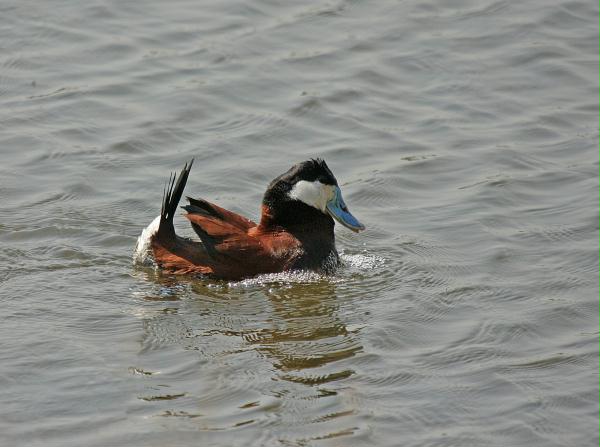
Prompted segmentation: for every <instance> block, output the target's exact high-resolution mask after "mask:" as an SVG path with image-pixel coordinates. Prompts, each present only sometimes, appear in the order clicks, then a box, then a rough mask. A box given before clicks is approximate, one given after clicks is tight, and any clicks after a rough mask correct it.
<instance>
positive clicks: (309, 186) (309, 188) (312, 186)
mask: <svg viewBox="0 0 600 447" xmlns="http://www.w3.org/2000/svg"><path fill="white" fill-rule="evenodd" d="M333 188H334V186H333V185H325V184H323V183H321V182H319V181H314V182H307V181H306V180H300V181H299V182H298V183H296V184H295V185H294V187H293V188H292V190H291V191H290V193H289V196H290V197H291V198H292V199H296V200H300V201H301V202H304V203H306V204H307V205H310V206H312V207H314V208H317V209H318V210H321V211H323V212H324V213H325V212H326V209H325V207H326V206H327V202H328V201H329V200H330V199H331V198H332V197H333V194H334V189H333Z"/></svg>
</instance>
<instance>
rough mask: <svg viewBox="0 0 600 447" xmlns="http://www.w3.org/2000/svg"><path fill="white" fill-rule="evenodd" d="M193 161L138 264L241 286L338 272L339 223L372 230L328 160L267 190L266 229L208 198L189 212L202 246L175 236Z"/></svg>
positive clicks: (144, 237)
mask: <svg viewBox="0 0 600 447" xmlns="http://www.w3.org/2000/svg"><path fill="white" fill-rule="evenodd" d="M192 164H193V160H192V161H190V162H189V164H188V163H186V165H185V166H184V168H183V170H182V171H181V173H180V174H179V176H178V177H176V176H175V175H172V176H171V177H170V178H169V182H168V183H167V186H166V187H165V191H164V195H163V201H162V208H161V212H160V216H158V217H157V218H156V219H154V221H152V223H151V224H150V225H149V226H148V227H147V228H145V229H144V230H143V231H142V234H141V235H140V237H139V238H138V242H137V246H136V249H135V253H134V260H135V261H136V262H140V263H145V264H152V265H155V266H156V267H158V268H160V269H161V270H163V271H165V272H167V273H172V274H192V275H194V274H196V275H205V276H209V277H212V278H218V279H228V280H238V279H243V278H250V277H253V276H256V275H259V274H265V273H279V272H284V271H294V270H308V271H314V272H318V273H332V272H333V271H334V270H335V269H336V268H337V267H338V265H339V262H340V261H339V256H338V252H337V250H336V248H335V234H334V231H333V228H334V224H335V222H334V219H335V220H336V221H338V222H339V223H340V224H342V225H343V226H345V227H347V228H349V229H350V230H352V231H355V232H359V231H361V230H364V229H365V227H364V226H363V225H362V224H361V223H360V222H359V221H358V220H357V219H356V218H355V217H354V216H353V215H352V214H351V213H350V211H348V207H347V206H346V204H345V203H344V199H343V198H342V192H341V190H340V187H339V185H338V182H337V180H336V178H335V176H334V175H333V173H332V172H331V170H330V169H329V167H328V166H327V164H326V163H325V161H324V160H322V159H311V160H308V161H305V162H302V163H298V164H297V165H294V166H292V167H291V168H290V169H289V170H288V171H287V172H285V173H284V174H282V175H280V176H279V177H277V178H275V179H274V180H273V181H272V182H271V183H270V184H269V186H268V187H267V190H266V192H265V194H264V197H263V200H262V210H261V217H260V222H259V223H258V224H256V223H254V222H253V221H251V220H249V219H247V218H245V217H243V216H240V215H239V214H236V213H234V212H231V211H228V210H226V209H224V208H221V207H220V206H217V205H215V204H213V203H210V202H208V201H206V200H203V199H193V198H191V197H187V200H188V205H185V206H183V207H182V208H183V209H184V210H185V211H186V212H187V213H186V214H184V216H185V217H186V218H187V219H188V220H189V221H190V223H191V225H192V228H193V230H194V231H195V233H196V234H197V235H198V237H199V238H200V240H199V241H198V240H193V239H189V238H183V237H180V236H178V235H177V234H176V233H175V227H174V226H173V217H174V216H175V211H176V209H177V206H178V204H179V201H180V200H181V197H182V195H183V190H184V189H185V184H186V182H187V179H188V176H189V174H190V169H191V168H192Z"/></svg>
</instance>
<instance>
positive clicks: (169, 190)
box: [158, 158, 194, 234]
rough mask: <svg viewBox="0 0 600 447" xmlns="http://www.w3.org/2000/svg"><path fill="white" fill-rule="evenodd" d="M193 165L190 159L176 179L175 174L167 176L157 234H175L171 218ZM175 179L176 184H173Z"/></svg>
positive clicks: (192, 160)
mask: <svg viewBox="0 0 600 447" xmlns="http://www.w3.org/2000/svg"><path fill="white" fill-rule="evenodd" d="M193 163H194V159H193V158H192V159H191V160H190V162H189V165H188V163H186V164H185V166H184V167H183V169H182V171H181V172H180V173H179V177H176V174H175V173H172V174H171V175H170V176H169V181H168V182H167V184H166V185H165V189H164V191H163V201H162V207H161V210H160V225H159V227H158V232H159V233H162V234H165V232H169V233H175V228H174V227H173V217H174V216H175V211H176V210H177V205H178V204H179V201H180V200H181V196H182V195H183V190H184V189H185V184H186V182H187V179H188V176H189V175H190V169H192V164H193ZM176 178H177V182H175V179H176Z"/></svg>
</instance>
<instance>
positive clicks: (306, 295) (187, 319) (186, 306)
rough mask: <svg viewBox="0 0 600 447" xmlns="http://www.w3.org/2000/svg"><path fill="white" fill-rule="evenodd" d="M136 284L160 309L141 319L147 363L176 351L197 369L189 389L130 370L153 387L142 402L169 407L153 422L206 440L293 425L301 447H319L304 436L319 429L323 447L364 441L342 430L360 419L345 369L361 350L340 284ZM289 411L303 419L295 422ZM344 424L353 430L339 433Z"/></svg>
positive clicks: (300, 277)
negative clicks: (173, 422) (273, 424)
mask: <svg viewBox="0 0 600 447" xmlns="http://www.w3.org/2000/svg"><path fill="white" fill-rule="evenodd" d="M365 259H366V258H365ZM136 275H137V276H138V277H139V278H140V279H143V280H144V281H151V282H152V283H153V284H154V286H153V288H152V292H151V293H148V292H147V291H146V292H145V293H139V292H135V293H134V296H135V298H136V299H139V298H141V299H143V300H146V301H148V302H150V303H154V305H155V307H154V309H153V311H152V312H150V313H149V314H147V315H144V313H147V309H145V310H144V311H140V312H139V313H138V314H139V315H140V317H141V319H142V321H143V327H144V336H143V337H142V339H141V341H140V354H141V357H142V359H143V358H144V357H146V356H147V357H152V352H153V351H154V350H156V349H159V348H161V347H164V346H165V345H168V346H170V347H171V349H173V348H175V349H176V350H178V351H179V354H178V355H177V357H178V361H182V362H184V363H186V364H187V363H188V362H189V361H190V359H191V358H192V357H193V358H194V359H195V360H194V361H197V362H199V367H198V369H197V370H196V371H195V373H194V374H190V373H189V372H188V373H186V374H185V375H186V377H185V378H184V379H182V378H181V376H180V375H179V374H177V373H175V374H173V373H169V372H167V371H160V370H147V369H146V368H147V367H141V366H135V367H132V368H131V370H132V374H135V375H137V376H139V377H141V378H143V379H145V380H148V379H151V381H152V384H151V385H150V384H149V385H148V386H147V387H145V389H144V391H143V393H141V394H140V396H139V399H140V400H142V401H144V402H148V403H149V404H150V405H152V406H156V405H157V404H161V405H160V407H159V408H155V409H154V410H153V412H152V414H153V415H155V416H162V417H178V418H182V419H185V420H188V421H191V420H193V422H190V423H193V424H194V427H195V428H196V429H199V430H202V431H214V430H221V429H226V428H233V427H240V426H245V425H252V424H257V425H262V424H265V423H267V421H269V420H270V419H271V418H273V417H276V418H286V423H287V424H288V425H291V426H295V427H297V429H298V433H296V434H295V437H294V439H296V440H297V439H305V440H308V439H311V436H312V435H311V431H314V430H305V428H303V427H305V425H306V424H309V425H310V424H314V423H315V422H318V423H319V424H320V425H322V427H323V428H322V430H320V431H319V435H318V436H317V437H318V438H322V439H328V438H332V437H338V436H342V435H343V436H350V435H352V434H354V433H356V432H357V430H358V428H357V427H358V425H360V424H359V423H358V422H357V421H353V422H350V421H349V422H347V423H346V424H344V423H343V422H342V420H343V419H344V418H351V417H352V416H353V415H355V414H356V410H357V408H356V403H355V401H354V398H353V397H352V396H353V394H354V392H353V389H352V387H351V386H350V385H349V384H348V383H345V382H344V380H345V379H347V378H349V377H351V376H352V375H353V374H354V370H353V369H352V367H350V366H349V364H348V362H345V361H344V360H348V359H351V358H352V357H353V356H355V355H356V354H357V353H360V352H361V351H362V346H361V341H360V334H359V330H358V329H353V330H349V329H348V327H347V323H346V322H345V321H344V319H343V316H342V315H340V304H339V300H338V296H337V295H336V287H337V284H336V283H335V281H333V279H334V278H328V277H321V276H318V275H312V274H308V275H309V277H310V280H309V281H305V279H306V278H307V277H306V274H302V273H299V274H297V275H296V276H295V277H294V274H290V275H282V276H278V277H277V279H276V280H275V278H273V277H269V276H266V277H264V278H259V279H257V280H253V281H246V282H240V283H230V284H227V283H224V282H204V281H202V280H198V279H191V278H181V277H173V276H168V275H163V274H161V273H159V272H155V271H153V270H148V269H142V270H138V271H137V273H136ZM190 356H191V357H190ZM265 362H268V365H270V366H267V365H266V364H265ZM173 368H174V366H173V365H169V367H168V368H167V369H169V370H171V369H173ZM267 371H269V373H268V374H265V372H267ZM154 379H156V380H154ZM174 389H175V391H173V390H174ZM194 390H202V391H194ZM290 407H297V411H295V412H293V413H288V411H289V409H290ZM327 422H329V423H331V424H333V425H334V426H335V427H336V428H335V429H333V426H332V428H331V429H329V428H328V427H327V424H326V423H327ZM340 423H341V424H342V425H343V426H345V427H346V428H344V429H343V430H340V429H339V425H340ZM321 432H322V433H321ZM272 435H273V436H276V434H275V433H273V434H272ZM278 436H280V435H278ZM312 438H315V437H314V436H312ZM286 439H287V438H286ZM315 439H316V438H315Z"/></svg>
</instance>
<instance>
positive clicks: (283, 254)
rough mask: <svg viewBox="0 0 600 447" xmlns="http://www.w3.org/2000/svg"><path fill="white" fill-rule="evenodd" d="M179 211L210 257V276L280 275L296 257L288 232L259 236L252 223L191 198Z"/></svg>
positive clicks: (296, 250) (294, 241) (260, 234)
mask: <svg viewBox="0 0 600 447" xmlns="http://www.w3.org/2000/svg"><path fill="white" fill-rule="evenodd" d="M188 200H189V199H188ZM198 203H201V204H202V206H199V205H198ZM183 208H184V209H185V210H186V211H187V212H188V213H187V214H186V215H185V217H186V218H187V219H188V220H189V221H190V223H191V224H192V228H193V229H194V231H195V232H196V234H197V235H198V236H199V237H200V239H201V240H202V244H203V246H204V249H205V251H206V253H207V254H208V255H209V256H210V258H211V262H210V267H211V269H212V274H213V275H214V276H217V277H222V278H243V277H247V276H254V275H257V274H260V273H273V272H280V271H283V270H285V269H287V268H289V266H290V265H291V263H292V262H293V261H294V260H295V257H296V256H297V253H298V245H299V242H298V240H297V239H296V238H294V237H293V236H292V235H290V234H289V233H286V232H277V233H268V234H267V233H261V232H259V231H256V224H255V223H254V222H252V221H250V220H248V219H246V218H245V217H242V216H240V215H238V214H236V213H233V212H231V211H227V210H225V209H223V208H221V207H218V206H217V205H214V204H211V203H209V202H206V201H201V202H200V201H198V200H197V199H192V200H190V205H188V206H185V207H183Z"/></svg>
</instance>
